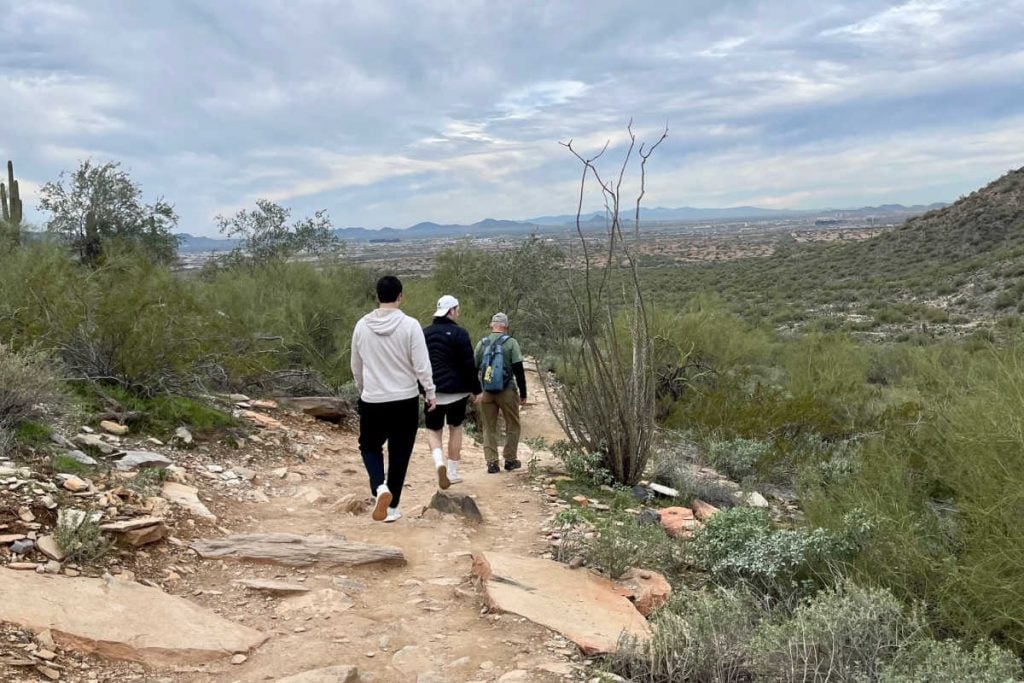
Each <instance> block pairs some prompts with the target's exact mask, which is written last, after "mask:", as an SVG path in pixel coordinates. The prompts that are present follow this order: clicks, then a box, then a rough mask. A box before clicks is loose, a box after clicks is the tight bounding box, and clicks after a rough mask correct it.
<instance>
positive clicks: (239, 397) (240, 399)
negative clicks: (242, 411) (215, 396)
mask: <svg viewBox="0 0 1024 683" xmlns="http://www.w3.org/2000/svg"><path fill="white" fill-rule="evenodd" d="M228 400H229V401H231V402H232V403H248V402H249V401H251V400H252V399H251V398H249V397H248V396H246V395H245V394H228Z"/></svg>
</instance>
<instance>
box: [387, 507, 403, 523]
mask: <svg viewBox="0 0 1024 683" xmlns="http://www.w3.org/2000/svg"><path fill="white" fill-rule="evenodd" d="M401 518H402V511H401V510H399V509H398V508H388V516H387V517H385V518H384V521H385V522H397V521H398V520H400V519H401Z"/></svg>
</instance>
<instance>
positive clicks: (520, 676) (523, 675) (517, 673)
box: [498, 669, 530, 683]
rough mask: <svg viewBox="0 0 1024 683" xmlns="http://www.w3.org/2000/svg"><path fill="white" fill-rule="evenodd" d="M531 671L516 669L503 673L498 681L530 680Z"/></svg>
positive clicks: (504, 682) (518, 681)
mask: <svg viewBox="0 0 1024 683" xmlns="http://www.w3.org/2000/svg"><path fill="white" fill-rule="evenodd" d="M529 680H530V672H529V671H524V670H523V669H515V670H513V671H509V672H508V673H504V674H502V675H501V676H500V677H499V678H498V683H520V682H521V681H529Z"/></svg>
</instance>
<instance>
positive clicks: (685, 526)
mask: <svg viewBox="0 0 1024 683" xmlns="http://www.w3.org/2000/svg"><path fill="white" fill-rule="evenodd" d="M661 526H662V527H664V529H665V533H667V534H668V535H669V536H671V537H672V538H689V537H690V536H692V535H693V532H694V530H696V529H697V528H699V527H700V526H701V523H700V522H698V521H697V520H696V519H694V517H693V510H691V509H690V508H684V507H671V508H662V509H661Z"/></svg>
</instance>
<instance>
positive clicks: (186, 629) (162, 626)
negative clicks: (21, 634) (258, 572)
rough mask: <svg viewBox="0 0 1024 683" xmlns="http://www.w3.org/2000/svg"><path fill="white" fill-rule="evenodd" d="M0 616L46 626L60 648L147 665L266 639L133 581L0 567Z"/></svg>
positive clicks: (208, 657)
mask: <svg viewBox="0 0 1024 683" xmlns="http://www.w3.org/2000/svg"><path fill="white" fill-rule="evenodd" d="M39 596H46V599H45V600H43V599H40V597H39ZM0 621H5V622H10V623H12V624H15V625H17V626H18V627H20V628H25V629H29V630H32V631H41V630H44V629H49V630H50V631H51V632H52V634H53V638H54V640H56V641H57V643H58V644H59V645H60V646H61V647H63V648H67V649H73V650H76V651H78V652H81V653H83V654H95V655H98V656H101V657H108V658H111V659H121V660H129V661H135V662H142V663H144V664H150V665H166V666H172V665H173V666H177V665H181V664H183V663H186V662H204V661H212V660H215V659H219V658H221V657H226V656H228V655H230V654H232V653H239V652H248V651H249V650H251V649H252V648H254V647H256V646H258V645H259V644H261V643H262V642H264V641H265V640H266V639H267V637H266V636H265V635H263V634H262V633H260V632H258V631H255V630H253V629H250V628H248V627H245V626H241V625H239V624H235V623H233V622H231V621H228V620H227V619H224V618H223V617H220V616H218V615H216V614H214V613H213V612H210V611H208V610H205V609H203V608H201V607H199V606H198V605H195V604H193V603H191V602H189V601H188V600H185V599H183V598H179V597H176V596H173V595H169V594H167V593H164V592H163V591H161V590H158V589H155V588H149V587H147V586H143V585H142V584H139V583H132V582H124V581H106V580H104V579H88V578H77V579H68V578H65V577H60V576H44V575H41V574H35V573H20V572H19V573H14V572H4V573H2V574H0Z"/></svg>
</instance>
